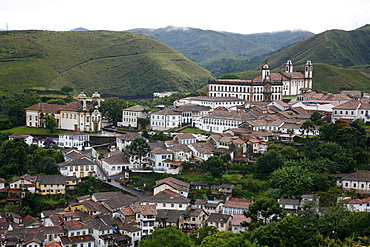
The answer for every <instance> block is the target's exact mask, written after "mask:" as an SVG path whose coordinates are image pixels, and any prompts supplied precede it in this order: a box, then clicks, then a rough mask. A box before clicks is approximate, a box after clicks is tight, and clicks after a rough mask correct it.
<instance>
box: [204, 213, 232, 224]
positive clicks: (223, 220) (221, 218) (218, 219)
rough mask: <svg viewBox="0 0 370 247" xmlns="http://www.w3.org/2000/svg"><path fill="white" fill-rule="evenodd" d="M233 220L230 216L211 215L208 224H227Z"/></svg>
mask: <svg viewBox="0 0 370 247" xmlns="http://www.w3.org/2000/svg"><path fill="white" fill-rule="evenodd" d="M231 218H232V216H231V215H228V214H217V213H211V214H210V216H209V217H208V219H207V220H206V222H218V223H226V222H228V221H229V220H230V219H231Z"/></svg>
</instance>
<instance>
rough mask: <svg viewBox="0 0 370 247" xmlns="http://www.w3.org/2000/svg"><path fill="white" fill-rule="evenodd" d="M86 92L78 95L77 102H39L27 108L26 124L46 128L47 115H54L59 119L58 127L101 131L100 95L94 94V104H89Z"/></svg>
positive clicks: (72, 129)
mask: <svg viewBox="0 0 370 247" xmlns="http://www.w3.org/2000/svg"><path fill="white" fill-rule="evenodd" d="M86 101H87V98H86V95H85V94H84V93H81V94H79V95H78V101H77V102H71V103H69V104H68V105H54V104H47V103H38V104H35V105H33V106H30V107H28V108H26V109H25V110H26V126H27V127H35V128H46V123H45V122H46V116H47V115H52V116H53V117H54V118H55V119H56V121H57V124H58V125H57V129H63V130H71V131H83V132H97V131H101V127H102V115H101V110H100V95H99V94H98V93H97V92H95V93H94V94H93V95H92V105H88V104H87V102H86Z"/></svg>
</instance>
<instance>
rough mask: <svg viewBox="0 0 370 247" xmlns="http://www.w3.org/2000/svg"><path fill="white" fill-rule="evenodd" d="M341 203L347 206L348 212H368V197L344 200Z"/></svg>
mask: <svg viewBox="0 0 370 247" xmlns="http://www.w3.org/2000/svg"><path fill="white" fill-rule="evenodd" d="M343 202H344V203H346V204H347V205H348V209H349V210H353V211H359V212H370V197H366V198H354V199H345V200H343Z"/></svg>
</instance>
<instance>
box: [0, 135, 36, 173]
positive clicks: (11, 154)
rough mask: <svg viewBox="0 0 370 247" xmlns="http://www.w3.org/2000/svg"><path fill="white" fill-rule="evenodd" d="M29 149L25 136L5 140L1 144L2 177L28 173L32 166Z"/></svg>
mask: <svg viewBox="0 0 370 247" xmlns="http://www.w3.org/2000/svg"><path fill="white" fill-rule="evenodd" d="M29 150H30V148H29V146H28V144H26V143H25V142H24V139H23V138H14V139H13V140H7V141H4V142H3V143H2V145H1V146H0V177H2V178H5V179H8V178H11V177H12V176H14V175H17V176H21V175H23V174H25V173H27V171H28V170H29V168H30V166H31V156H30V153H29Z"/></svg>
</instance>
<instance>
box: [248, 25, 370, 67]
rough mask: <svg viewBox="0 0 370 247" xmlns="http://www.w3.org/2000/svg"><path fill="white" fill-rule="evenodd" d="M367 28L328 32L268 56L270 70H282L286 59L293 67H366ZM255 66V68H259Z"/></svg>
mask: <svg viewBox="0 0 370 247" xmlns="http://www.w3.org/2000/svg"><path fill="white" fill-rule="evenodd" d="M369 40H370V25H368V26H364V27H362V28H359V29H356V30H353V31H342V30H330V31H326V32H323V33H320V34H318V35H315V36H313V37H311V38H309V39H306V40H303V41H301V42H298V43H295V44H294V45H291V46H289V47H287V48H286V49H284V50H282V51H280V52H278V53H276V54H273V55H271V57H269V58H268V60H267V62H268V64H269V65H270V67H271V68H274V69H276V68H279V67H284V65H285V63H286V61H287V60H292V62H293V64H294V65H302V64H305V62H306V61H307V60H309V59H310V60H311V61H312V62H313V63H326V64H330V65H334V66H338V67H350V66H355V65H363V64H370V42H369ZM261 66H262V63H259V64H258V65H257V66H256V67H255V68H256V69H257V68H260V67H261Z"/></svg>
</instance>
